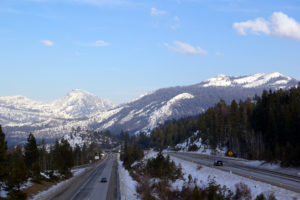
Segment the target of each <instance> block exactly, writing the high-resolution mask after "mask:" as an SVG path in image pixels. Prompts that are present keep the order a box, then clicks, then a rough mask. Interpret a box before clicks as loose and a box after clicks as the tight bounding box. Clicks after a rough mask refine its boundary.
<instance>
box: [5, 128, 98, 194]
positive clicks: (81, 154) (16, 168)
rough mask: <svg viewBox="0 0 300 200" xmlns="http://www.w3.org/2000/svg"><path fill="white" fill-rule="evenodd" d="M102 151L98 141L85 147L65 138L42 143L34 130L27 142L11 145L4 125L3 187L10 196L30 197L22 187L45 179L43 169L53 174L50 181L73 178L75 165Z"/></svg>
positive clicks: (50, 174)
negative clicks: (72, 169) (8, 143)
mask: <svg viewBox="0 0 300 200" xmlns="http://www.w3.org/2000/svg"><path fill="white" fill-rule="evenodd" d="M100 153H101V150H100V149H99V147H98V145H96V144H91V145H90V146H87V145H86V144H84V145H83V147H82V148H81V147H79V146H78V145H76V147H75V148H74V149H73V148H72V147H71V146H70V144H69V142H68V141H67V140H65V139H63V138H62V139H61V140H60V141H58V140H56V142H55V144H54V145H51V146H50V147H49V148H47V145H46V144H45V141H44V140H43V141H42V143H41V145H40V146H38V145H37V142H36V139H35V137H34V135H33V134H31V133H30V134H29V136H28V138H27V143H26V144H25V145H24V146H16V147H13V148H10V149H8V147H7V142H6V141H5V134H4V133H3V131H2V128H1V125H0V190H2V189H4V190H6V191H7V192H8V199H26V198H27V197H26V194H25V193H24V192H22V191H21V189H20V188H21V186H22V184H23V183H25V182H26V181H27V180H29V179H30V180H31V181H33V182H37V183H40V182H41V181H43V180H45V178H44V176H42V175H41V172H43V173H44V174H45V175H47V176H48V177H50V180H49V179H47V181H58V180H60V179H66V178H70V177H71V176H72V173H71V168H72V167H73V166H74V165H82V164H86V163H88V162H89V161H90V160H93V158H94V156H95V155H99V154H100ZM0 194H1V193H0ZM0 199H3V198H2V197H1V196H0Z"/></svg>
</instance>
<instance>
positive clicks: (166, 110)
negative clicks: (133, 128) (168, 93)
mask: <svg viewBox="0 0 300 200" xmlns="http://www.w3.org/2000/svg"><path fill="white" fill-rule="evenodd" d="M192 98H194V95H192V94H190V93H182V94H179V95H177V96H175V97H173V98H172V99H170V100H169V101H168V102H167V103H166V104H165V105H164V106H162V107H161V108H159V109H157V110H155V111H154V112H152V113H151V115H150V118H149V124H148V126H147V127H146V128H150V127H154V126H156V125H157V124H158V123H160V122H162V121H163V120H165V119H166V118H167V117H168V116H170V115H171V114H172V109H171V107H172V106H173V105H174V104H176V103H177V102H179V101H181V100H185V99H192Z"/></svg>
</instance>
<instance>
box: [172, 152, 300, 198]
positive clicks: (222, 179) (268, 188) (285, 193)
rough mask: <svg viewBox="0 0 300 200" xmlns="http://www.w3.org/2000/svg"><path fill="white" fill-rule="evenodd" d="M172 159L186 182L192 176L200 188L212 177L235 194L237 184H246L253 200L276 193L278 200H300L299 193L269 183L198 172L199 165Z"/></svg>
mask: <svg viewBox="0 0 300 200" xmlns="http://www.w3.org/2000/svg"><path fill="white" fill-rule="evenodd" d="M171 159H172V160H174V161H175V163H176V165H179V164H180V165H181V167H182V171H183V173H184V178H185V179H186V180H188V175H189V174H191V175H192V177H193V178H196V179H197V183H198V184H199V185H200V186H207V185H208V182H209V177H210V178H214V179H215V181H216V183H217V184H220V185H221V186H223V185H226V187H228V188H229V189H230V190H232V191H233V192H235V184H237V183H239V182H243V183H245V184H246V185H248V186H249V188H250V189H251V193H252V198H253V199H254V198H255V197H256V196H257V195H259V194H261V193H264V194H269V193H270V192H274V195H275V197H276V198H277V199H285V200H289V199H291V200H294V199H300V194H299V193H295V192H292V191H289V190H286V189H283V188H279V187H276V186H273V185H270V184H267V183H263V182H259V181H255V180H252V179H248V178H245V177H242V176H238V175H235V174H230V173H228V172H224V171H221V170H218V169H216V168H210V167H205V166H202V168H201V169H200V170H198V169H197V168H198V166H199V165H198V164H195V163H192V162H188V161H185V160H182V159H179V158H176V157H173V156H171ZM183 184H184V181H183V180H177V181H176V182H175V183H174V184H173V187H175V188H176V187H178V188H181V187H182V186H183Z"/></svg>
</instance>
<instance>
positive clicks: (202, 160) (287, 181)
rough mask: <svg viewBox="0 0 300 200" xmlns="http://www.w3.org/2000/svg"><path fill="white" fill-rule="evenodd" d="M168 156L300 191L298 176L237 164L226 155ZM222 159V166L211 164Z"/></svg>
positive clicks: (173, 154)
mask: <svg viewBox="0 0 300 200" xmlns="http://www.w3.org/2000/svg"><path fill="white" fill-rule="evenodd" d="M168 154H169V155H170V156H174V157H177V158H180V159H183V160H186V161H190V162H194V163H199V164H202V165H206V166H208V167H215V168H217V169H220V170H223V171H227V172H230V173H233V174H237V175H240V176H244V177H247V178H250V179H253V180H257V181H261V182H265V183H269V184H272V185H275V186H278V187H282V188H285V189H288V190H291V191H294V192H297V193H300V176H297V175H291V174H284V173H280V172H276V171H272V170H267V169H262V168H257V167H253V166H247V165H242V164H239V163H238V162H237V161H236V159H232V158H227V157H217V156H208V155H201V154H190V153H179V152H172V153H171V152H170V153H168ZM216 159H219V160H222V161H223V166H213V162H214V160H216Z"/></svg>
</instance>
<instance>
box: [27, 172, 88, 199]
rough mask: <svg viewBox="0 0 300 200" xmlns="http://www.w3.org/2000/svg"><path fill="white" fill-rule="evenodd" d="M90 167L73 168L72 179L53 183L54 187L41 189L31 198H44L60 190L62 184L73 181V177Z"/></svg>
mask: <svg viewBox="0 0 300 200" xmlns="http://www.w3.org/2000/svg"><path fill="white" fill-rule="evenodd" d="M88 168H90V167H84V168H78V169H73V170H72V173H73V177H72V178H70V179H67V180H65V181H61V182H59V183H58V184H56V185H53V186H52V187H50V188H49V189H48V190H45V191H41V192H39V193H38V194H36V195H35V196H33V197H32V198H31V200H38V199H42V197H44V196H46V195H47V194H51V193H53V192H55V191H56V190H58V189H59V188H60V187H61V186H63V185H64V184H67V183H69V182H71V181H72V179H73V178H74V177H76V176H78V175H80V174H82V173H83V172H84V171H86V170H87V169H88Z"/></svg>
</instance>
